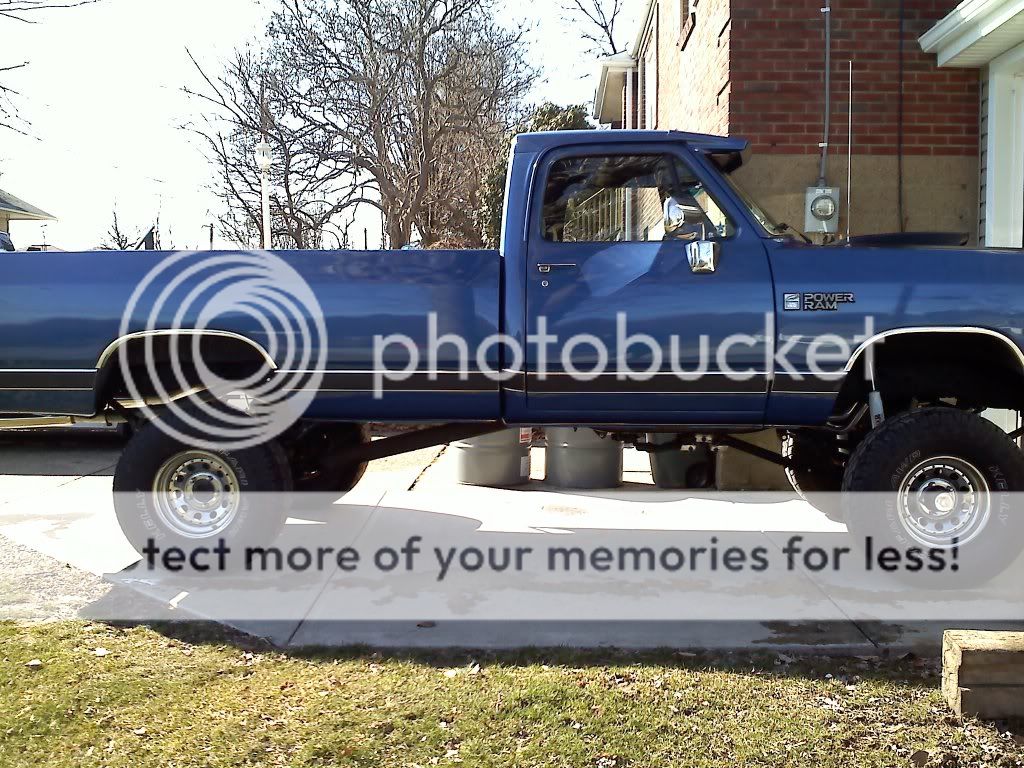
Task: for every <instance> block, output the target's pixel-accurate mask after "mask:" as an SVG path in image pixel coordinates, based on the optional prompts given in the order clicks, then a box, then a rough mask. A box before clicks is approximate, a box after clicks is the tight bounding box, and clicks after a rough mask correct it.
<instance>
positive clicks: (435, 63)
mask: <svg viewBox="0 0 1024 768" xmlns="http://www.w3.org/2000/svg"><path fill="white" fill-rule="evenodd" d="M270 35H271V37H272V39H273V40H274V45H273V47H272V54H273V57H274V60H275V61H277V62H280V65H279V68H280V69H281V70H282V71H284V72H286V73H287V74H286V77H285V78H283V79H282V82H283V83H285V84H286V85H287V87H288V89H289V95H288V98H287V106H288V108H289V110H290V113H291V116H292V117H293V118H296V119H298V120H301V121H302V122H303V123H304V124H305V125H307V126H314V127H315V128H316V130H317V131H319V132H322V135H323V136H324V137H325V138H327V137H329V141H328V143H327V144H326V145H325V148H326V150H327V152H326V157H325V160H326V161H327V162H328V163H329V165H330V167H331V168H332V169H333V172H334V173H336V174H340V175H343V176H348V177H349V178H352V179H358V180H359V182H360V183H361V184H362V185H363V186H362V187H361V188H360V191H361V194H360V195H359V197H360V198H361V201H362V202H369V203H370V204H371V205H373V206H375V207H377V208H379V209H380V210H381V212H382V213H383V215H384V220H385V228H386V234H387V237H388V239H389V241H390V245H391V247H393V248H398V247H401V246H403V245H405V244H407V243H408V242H409V241H410V240H411V239H412V237H413V235H414V232H415V233H418V234H419V235H420V237H421V238H422V239H423V241H424V244H428V245H429V244H430V242H432V241H433V240H435V239H437V238H439V237H446V238H449V237H459V238H461V239H465V240H472V241H475V242H479V239H480V236H479V232H478V230H477V228H476V226H475V222H474V217H473V211H474V209H475V205H474V204H473V203H474V200H475V198H476V197H477V196H478V195H479V192H480V179H481V178H482V177H483V176H484V175H485V172H483V169H485V168H487V167H489V165H490V163H491V162H492V161H493V157H494V154H495V153H496V152H497V153H499V154H503V153H504V152H505V151H506V148H505V147H504V139H505V132H506V127H507V123H508V121H509V119H510V117H511V118H514V116H515V114H516V112H517V110H518V107H519V102H520V100H521V99H522V98H523V96H524V95H525V93H526V91H527V90H528V89H529V87H530V85H531V84H532V82H533V80H534V77H535V73H534V70H533V69H532V67H530V66H529V64H528V63H527V61H526V54H525V43H524V41H523V34H522V31H521V30H509V29H506V28H504V27H502V26H501V25H499V24H498V23H497V22H496V21H495V20H494V13H493V7H492V0H351V1H350V2H341V1H340V0H282V5H281V8H280V9H279V10H278V12H277V13H275V14H274V17H273V21H272V22H271V25H270ZM362 193H365V194H362Z"/></svg>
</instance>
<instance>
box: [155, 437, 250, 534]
mask: <svg viewBox="0 0 1024 768" xmlns="http://www.w3.org/2000/svg"><path fill="white" fill-rule="evenodd" d="M153 497H154V501H155V504H154V506H155V508H156V513H157V515H158V516H159V517H160V521H161V522H162V523H163V524H164V525H166V526H167V527H168V528H170V529H171V530H172V531H174V532H175V533H177V534H179V535H181V536H184V537H187V538H190V539H205V538H208V537H211V536H216V535H217V534H219V533H221V532H223V531H224V530H225V529H226V528H227V527H228V526H229V525H231V522H232V521H233V520H234V519H235V516H236V515H237V514H238V509H239V505H240V502H241V496H240V490H239V482H238V476H237V475H236V474H235V471H234V470H233V469H232V468H231V466H230V465H229V464H228V462H227V461H226V460H225V459H223V458H222V457H220V456H217V455H216V454H214V453H210V452H208V451H184V452H182V453H179V454H177V455H176V456H172V457H171V458H169V459H168V460H167V461H165V462H164V463H163V465H162V466H161V467H160V469H159V471H158V472H157V473H156V479H155V480H154V482H153Z"/></svg>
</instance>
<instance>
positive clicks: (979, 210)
mask: <svg viewBox="0 0 1024 768" xmlns="http://www.w3.org/2000/svg"><path fill="white" fill-rule="evenodd" d="M633 2H640V3H644V6H645V7H644V9H641V10H643V13H642V14H641V20H642V22H641V25H640V29H639V31H638V33H637V35H636V38H635V40H634V42H633V45H632V47H631V48H630V50H629V51H628V53H625V54H619V55H618V56H615V57H612V58H610V59H606V60H604V61H603V62H601V72H600V81H599V83H600V84H599V88H598V92H597V96H596V99H595V104H594V117H595V118H596V119H597V120H598V121H599V122H601V123H605V124H608V125H610V126H611V127H613V128H660V129H679V130H688V131H697V132H703V133H717V134H731V135H735V136H743V137H746V138H748V139H750V142H751V149H752V153H751V156H750V157H749V158H748V162H747V164H746V165H745V167H744V168H742V169H741V170H740V171H738V172H737V178H738V180H739V181H740V183H741V184H742V185H743V186H744V187H746V188H747V189H748V190H749V191H750V193H751V194H752V195H753V196H754V197H755V198H756V199H757V200H758V201H759V202H761V203H762V204H763V205H764V207H765V208H766V209H767V210H768V211H769V212H770V213H771V214H772V215H773V216H775V217H776V218H777V219H778V220H780V221H786V222H789V223H791V224H793V225H795V226H797V227H799V228H807V229H810V227H807V221H808V210H807V209H808V199H809V190H808V188H811V189H813V188H814V187H816V186H818V185H819V181H820V179H819V173H820V160H821V149H822V148H821V146H820V145H821V144H822V143H823V139H824V122H825V104H826V98H825V84H826V78H825V51H826V45H825V39H826V14H827V15H828V16H829V17H831V27H830V39H831V45H830V46H829V50H830V53H831V67H830V71H831V80H830V86H831V99H830V100H829V104H830V108H829V115H830V118H831V130H830V132H829V136H828V140H827V156H828V164H827V169H826V178H825V179H824V182H825V184H824V186H826V187H830V188H836V195H837V197H838V198H839V200H838V202H839V206H838V221H836V222H835V223H834V227H835V229H836V230H837V231H838V232H839V233H844V232H845V230H846V198H847V195H848V193H849V190H848V189H847V161H846V157H847V144H848V141H847V135H848V134H847V118H848V116H849V108H848V105H849V103H850V94H849V88H848V85H847V83H848V67H849V64H848V62H849V61H850V60H852V61H853V67H854V88H853V184H852V190H853V199H852V215H851V222H850V223H851V230H852V232H853V233H854V234H865V233H871V232H892V231H900V230H904V231H915V230H945V231H957V232H965V233H968V235H969V237H970V239H971V241H972V242H981V243H983V244H985V245H1005V246H1020V245H1021V236H1022V232H1024V140H1022V138H1021V137H1024V88H1022V87H1021V85H1020V83H1021V82H1024V81H1022V80H1021V78H1020V77H1019V75H1021V74H1024V3H1022V2H1020V0H966V2H962V3H960V4H957V3H955V2H950V0H832V2H831V3H830V2H827V1H826V0H787V1H786V2H774V3H767V2H764V1H763V0H633ZM825 7H830V10H829V11H827V12H823V8H825Z"/></svg>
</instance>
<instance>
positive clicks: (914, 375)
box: [835, 332, 1024, 414]
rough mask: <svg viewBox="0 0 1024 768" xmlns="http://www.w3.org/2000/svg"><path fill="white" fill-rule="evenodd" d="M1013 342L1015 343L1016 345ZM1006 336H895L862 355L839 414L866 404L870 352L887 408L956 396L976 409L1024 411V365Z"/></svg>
mask: <svg viewBox="0 0 1024 768" xmlns="http://www.w3.org/2000/svg"><path fill="white" fill-rule="evenodd" d="M1011 343H1012V342H1011ZM1014 350H1015V348H1011V347H1010V345H1009V343H1008V341H1007V340H1006V339H1005V338H1004V337H1002V336H994V335H990V334H987V333H981V332H978V333H970V332H956V333H943V332H934V333H932V332H922V333H905V334H897V335H892V336H889V337H887V338H884V339H881V340H879V341H878V342H876V343H874V344H872V345H871V347H870V349H869V350H865V351H864V353H863V354H860V355H859V356H858V357H857V359H856V361H855V362H854V364H853V367H852V368H851V370H850V372H849V373H848V374H847V376H846V380H845V381H844V382H843V386H842V388H841V389H840V392H839V396H838V398H837V400H836V407H835V412H836V413H837V414H838V413H844V412H846V411H848V409H849V408H850V407H851V406H852V405H854V404H855V403H860V402H864V400H865V399H866V397H867V392H868V389H869V386H868V382H867V378H866V375H865V364H866V360H867V358H868V352H869V351H870V352H872V353H873V355H874V368H875V379H876V384H877V386H878V390H879V392H881V394H882V398H883V400H884V401H885V402H886V406H887V408H888V407H893V408H898V409H900V410H902V409H903V408H902V406H903V405H904V404H907V403H910V402H912V401H915V400H916V401H918V402H926V403H927V402H931V403H934V402H938V401H940V400H947V399H950V398H955V399H956V402H957V405H958V406H962V407H972V408H1007V409H1011V410H1024V364H1022V362H1021V357H1020V354H1019V353H1018V352H1015V351H1014Z"/></svg>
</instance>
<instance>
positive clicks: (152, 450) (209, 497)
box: [114, 417, 291, 552]
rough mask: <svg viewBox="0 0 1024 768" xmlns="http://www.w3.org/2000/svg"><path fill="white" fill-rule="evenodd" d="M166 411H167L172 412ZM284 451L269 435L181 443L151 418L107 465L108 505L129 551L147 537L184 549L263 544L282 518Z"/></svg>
mask: <svg viewBox="0 0 1024 768" xmlns="http://www.w3.org/2000/svg"><path fill="white" fill-rule="evenodd" d="M172 418H173V417H172ZM290 488H291V477H290V474H289V471H288V465H287V461H286V459H285V455H284V451H283V450H282V449H281V446H280V445H279V444H278V443H277V442H276V441H273V440H271V441H269V442H267V443H264V444H262V445H257V446H254V447H251V448H244V449H241V450H231V451H219V450H210V449H207V448H205V447H197V446H194V445H187V444H185V443H183V442H181V441H180V440H178V439H176V438H174V437H172V436H170V435H168V434H167V433H165V432H164V431H163V430H161V429H160V426H159V424H157V423H152V422H151V423H148V424H146V425H144V426H143V427H141V428H140V429H139V430H138V431H137V432H136V433H135V434H134V435H133V436H132V438H131V440H129V441H128V445H127V446H126V447H125V449H124V452H123V454H122V455H121V459H120V461H119V462H118V464H117V468H116V470H115V472H114V509H115V512H116V514H117V521H118V524H119V525H120V526H121V530H122V531H123V532H124V535H125V536H126V537H127V539H128V541H129V542H131V544H132V546H133V547H135V549H136V550H138V551H140V552H141V551H142V549H143V548H144V547H146V545H147V544H148V543H150V542H152V543H153V544H154V545H156V546H158V547H160V548H161V550H166V548H167V547H180V548H182V549H184V550H185V551H186V552H188V551H189V550H190V549H191V548H195V547H198V546H211V545H216V544H217V543H218V541H219V540H224V541H225V542H231V541H240V542H245V544H246V545H262V544H269V543H270V542H272V541H273V540H274V539H276V538H277V535H278V534H279V533H280V531H281V528H282V527H283V526H284V523H285V520H286V518H287V510H286V509H285V504H284V499H283V498H282V497H280V496H275V497H269V496H267V494H271V493H273V494H278V493H282V492H285V491H288V490H290Z"/></svg>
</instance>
